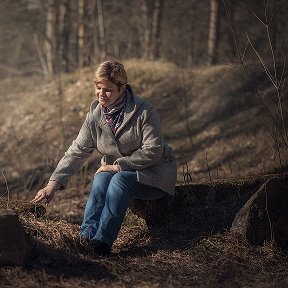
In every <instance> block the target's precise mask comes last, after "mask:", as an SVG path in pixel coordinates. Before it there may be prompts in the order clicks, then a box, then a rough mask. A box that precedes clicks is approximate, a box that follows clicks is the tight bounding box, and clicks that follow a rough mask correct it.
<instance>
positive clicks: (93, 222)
mask: <svg viewBox="0 0 288 288" xmlns="http://www.w3.org/2000/svg"><path fill="white" fill-rule="evenodd" d="M165 195H167V193H165V192H164V191H162V190H161V189H157V188H154V187H151V186H147V185H143V184H141V183H139V182H138V181H137V175H136V172H135V171H121V172H118V173H112V172H100V173H98V174H97V175H96V176H95V177H94V180H93V183H92V187H91V191H90V195H89V197H88V200H87V203H86V207H85V211H84V218H83V222H82V225H81V235H82V236H83V237H84V238H86V239H93V240H100V241H103V242H105V243H106V244H108V245H109V246H110V247H112V244H113V242H114V240H115V239H116V238H117V235H118V232H119V230H120V228H121V224H122V222H123V220H124V217H125V214H126V211H127V208H128V205H129V202H130V200H132V199H141V200H156V199H160V198H162V197H164V196H165Z"/></svg>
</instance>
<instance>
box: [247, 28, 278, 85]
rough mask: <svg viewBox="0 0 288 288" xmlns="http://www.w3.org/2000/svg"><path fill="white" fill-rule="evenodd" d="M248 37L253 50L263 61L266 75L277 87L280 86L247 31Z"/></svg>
mask: <svg viewBox="0 0 288 288" xmlns="http://www.w3.org/2000/svg"><path fill="white" fill-rule="evenodd" d="M246 37H247V39H248V41H249V44H250V45H251V47H252V49H253V51H254V52H255V54H256V55H257V57H258V59H259V61H260V62H261V64H262V66H263V68H264V70H265V72H266V75H267V76H268V77H269V79H270V80H271V82H272V84H273V85H274V87H275V88H276V89H277V88H278V87H277V83H276V82H275V79H273V76H272V74H271V72H270V71H269V69H268V67H267V65H266V63H265V62H264V60H263V58H262V57H261V56H260V54H259V53H258V51H257V50H256V48H255V47H254V45H253V43H252V41H251V40H250V37H249V35H248V34H247V33H246Z"/></svg>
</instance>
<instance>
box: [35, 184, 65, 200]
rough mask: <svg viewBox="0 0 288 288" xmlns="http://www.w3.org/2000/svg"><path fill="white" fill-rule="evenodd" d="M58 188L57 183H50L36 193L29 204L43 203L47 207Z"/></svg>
mask: <svg viewBox="0 0 288 288" xmlns="http://www.w3.org/2000/svg"><path fill="white" fill-rule="evenodd" d="M60 186H61V185H60V184H59V183H58V182H55V181H50V182H49V183H48V184H47V186H46V187H45V188H43V189H41V190H39V191H38V192H37V194H36V195H35V197H34V199H32V200H31V201H30V202H31V203H32V204H36V203H41V202H42V201H45V203H44V204H45V205H48V204H49V203H50V202H51V201H52V199H53V197H54V195H55V192H56V191H57V190H58V189H59V188H60Z"/></svg>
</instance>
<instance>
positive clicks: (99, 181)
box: [91, 172, 113, 193]
mask: <svg viewBox="0 0 288 288" xmlns="http://www.w3.org/2000/svg"><path fill="white" fill-rule="evenodd" d="M112 177H113V173H110V172H100V173H98V174H96V175H95V176H94V179H93V182H92V186H91V192H92V193H99V192H100V193H101V192H103V193H106V190H107V188H108V186H109V183H110V181H111V178H112Z"/></svg>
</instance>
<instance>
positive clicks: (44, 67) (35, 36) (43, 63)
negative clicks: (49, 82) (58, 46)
mask: <svg viewBox="0 0 288 288" xmlns="http://www.w3.org/2000/svg"><path fill="white" fill-rule="evenodd" d="M33 39H34V44H35V49H36V51H37V54H38V57H39V60H40V63H41V68H42V71H43V74H44V75H45V76H47V75H48V74H49V73H48V67H47V63H46V60H45V56H44V55H43V50H42V47H41V44H40V41H39V36H38V34H36V33H34V34H33Z"/></svg>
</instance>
